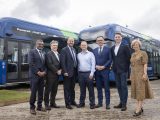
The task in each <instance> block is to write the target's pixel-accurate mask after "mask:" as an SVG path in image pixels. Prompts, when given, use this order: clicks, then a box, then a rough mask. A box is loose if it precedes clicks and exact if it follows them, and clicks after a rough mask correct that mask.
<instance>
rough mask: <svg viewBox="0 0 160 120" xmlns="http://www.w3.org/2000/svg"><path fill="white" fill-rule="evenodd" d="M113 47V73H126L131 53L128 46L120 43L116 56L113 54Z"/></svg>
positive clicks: (112, 49)
mask: <svg viewBox="0 0 160 120" xmlns="http://www.w3.org/2000/svg"><path fill="white" fill-rule="evenodd" d="M114 49H115V45H114V46H113V47H112V48H111V53H112V59H113V66H112V67H113V71H114V72H115V73H123V72H128V70H129V65H130V58H131V52H130V49H129V46H128V45H123V44H122V43H121V45H120V47H119V50H118V53H117V56H116V55H115V53H114Z"/></svg>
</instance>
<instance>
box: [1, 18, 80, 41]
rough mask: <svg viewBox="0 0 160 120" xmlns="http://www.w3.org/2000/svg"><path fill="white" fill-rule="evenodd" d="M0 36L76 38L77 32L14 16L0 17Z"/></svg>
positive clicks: (29, 38)
mask: <svg viewBox="0 0 160 120" xmlns="http://www.w3.org/2000/svg"><path fill="white" fill-rule="evenodd" d="M0 29H1V30H0V37H7V36H9V37H11V38H16V39H22V40H32V39H33V37H34V36H41V37H42V38H43V37H62V38H66V37H73V38H75V39H78V34H77V33H75V32H71V31H66V30H61V29H58V28H55V27H49V26H45V25H40V24H37V23H31V22H27V21H24V20H19V19H16V18H10V17H6V18H1V19H0Z"/></svg>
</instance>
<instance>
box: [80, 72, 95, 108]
mask: <svg viewBox="0 0 160 120" xmlns="http://www.w3.org/2000/svg"><path fill="white" fill-rule="evenodd" d="M89 75H90V72H79V85H80V101H79V103H80V104H81V105H83V104H85V98H86V86H87V87H88V91H89V101H90V106H94V105H95V95H94V86H93V80H90V79H89Z"/></svg>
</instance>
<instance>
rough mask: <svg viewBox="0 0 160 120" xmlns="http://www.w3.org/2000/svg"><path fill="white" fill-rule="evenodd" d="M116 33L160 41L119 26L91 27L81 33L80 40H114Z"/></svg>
mask: <svg viewBox="0 0 160 120" xmlns="http://www.w3.org/2000/svg"><path fill="white" fill-rule="evenodd" d="M116 32H120V33H122V35H124V36H126V37H127V36H128V37H130V38H131V37H132V38H142V39H144V40H147V41H155V42H156V43H159V45H160V41H159V40H156V39H153V38H152V37H150V36H147V35H144V34H141V33H139V32H136V31H133V30H131V29H128V28H126V27H123V26H120V25H118V24H106V25H102V26H96V27H90V28H88V29H84V30H82V31H80V33H79V38H80V39H84V40H89V39H90V40H95V38H96V37H97V36H103V37H104V38H105V39H110V40H114V35H115V33H116ZM91 33H92V34H91Z"/></svg>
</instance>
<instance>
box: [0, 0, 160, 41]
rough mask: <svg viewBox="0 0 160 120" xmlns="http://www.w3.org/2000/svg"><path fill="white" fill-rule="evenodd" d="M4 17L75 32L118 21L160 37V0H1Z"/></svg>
mask: <svg viewBox="0 0 160 120" xmlns="http://www.w3.org/2000/svg"><path fill="white" fill-rule="evenodd" d="M0 17H15V18H19V19H23V20H26V21H30V22H34V23H39V24H43V25H48V26H53V27H57V28H61V29H66V30H71V31H74V32H79V31H81V30H82V29H84V28H88V27H89V26H97V25H105V24H108V23H116V24H119V25H122V26H126V25H127V26H128V28H130V29H132V30H135V31H137V32H140V33H143V34H146V35H149V36H152V37H153V38H157V39H160V1H159V0H0Z"/></svg>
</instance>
